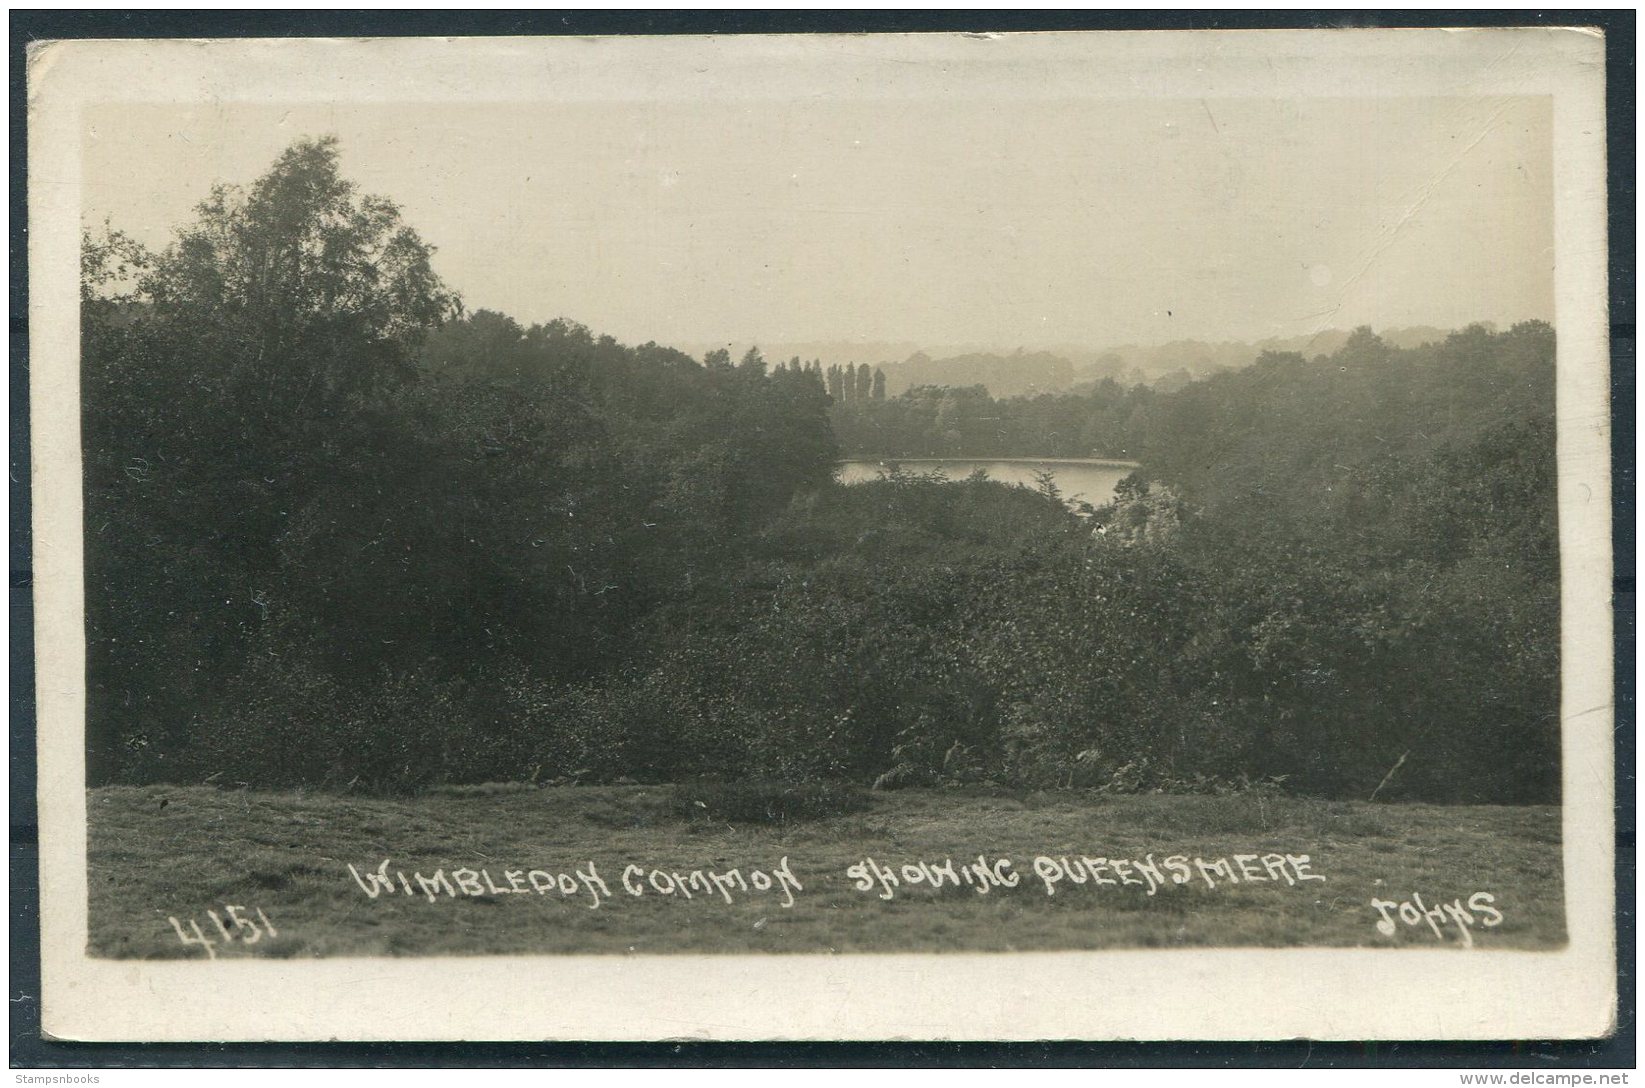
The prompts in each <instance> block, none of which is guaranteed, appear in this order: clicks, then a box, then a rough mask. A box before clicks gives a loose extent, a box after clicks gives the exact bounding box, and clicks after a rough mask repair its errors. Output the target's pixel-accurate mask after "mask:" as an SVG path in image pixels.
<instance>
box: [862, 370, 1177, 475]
mask: <svg viewBox="0 0 1645 1088" xmlns="http://www.w3.org/2000/svg"><path fill="white" fill-rule="evenodd" d="M875 373H876V375H878V373H879V372H878V371H876V372H875ZM876 380H877V381H878V385H877V388H878V389H881V390H883V388H884V382H883V379H879V378H877V379H876ZM1155 398H1156V393H1155V391H1154V390H1153V389H1150V388H1149V387H1148V386H1145V385H1135V386H1129V387H1125V386H1121V385H1120V384H1119V383H1117V382H1115V381H1113V380H1111V379H1104V380H1103V381H1100V382H1096V383H1093V384H1091V385H1089V386H1085V387H1082V388H1081V389H1080V390H1079V391H1077V392H1072V393H1039V394H1035V395H1032V396H1015V397H1000V398H995V397H991V396H989V394H988V389H987V387H986V386H982V385H970V386H934V385H921V386H916V387H915V388H913V389H910V390H908V391H907V392H906V393H902V394H900V395H898V396H895V397H883V396H875V397H871V398H866V399H865V398H861V397H859V398H857V399H855V400H842V399H840V398H839V397H835V398H834V404H833V407H832V408H831V409H830V410H829V420H830V422H831V423H832V424H833V427H834V433H835V434H837V435H838V436H839V439H840V447H841V449H843V450H844V451H845V452H846V454H847V455H848V456H858V457H885V458H897V457H1111V458H1118V459H1121V460H1130V459H1133V458H1134V457H1135V455H1136V452H1137V450H1138V447H1139V446H1140V444H1141V439H1142V434H1143V431H1142V428H1144V427H1145V425H1146V419H1147V414H1146V411H1145V409H1146V407H1147V406H1148V405H1150V404H1152V403H1153V401H1154V399H1155Z"/></svg>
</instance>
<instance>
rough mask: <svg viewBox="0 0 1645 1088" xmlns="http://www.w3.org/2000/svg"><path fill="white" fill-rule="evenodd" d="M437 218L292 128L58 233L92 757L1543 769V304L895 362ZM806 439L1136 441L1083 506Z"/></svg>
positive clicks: (328, 777)
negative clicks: (654, 321) (1404, 333)
mask: <svg viewBox="0 0 1645 1088" xmlns="http://www.w3.org/2000/svg"><path fill="white" fill-rule="evenodd" d="M430 253H431V250H430V247H429V246H427V245H426V244H425V243H423V242H422V240H421V239H420V238H419V237H418V236H417V235H416V234H415V232H413V231H412V230H411V229H410V228H409V227H407V226H406V225H405V224H403V223H402V222H401V221H400V219H399V215H398V212H397V210H396V209H395V208H394V206H393V205H392V204H390V203H388V202H386V201H384V200H380V199H376V198H371V197H366V196H363V195H362V194H360V193H358V192H357V191H355V189H354V188H353V187H352V186H351V185H350V184H349V183H347V182H346V181H345V180H343V179H342V178H341V176H340V175H339V173H338V164H337V149H336V147H335V146H334V145H333V144H332V143H330V142H327V141H317V142H305V143H301V144H298V145H296V146H294V147H293V148H292V149H291V150H290V151H288V152H287V153H286V154H285V155H284V156H282V158H281V159H280V160H279V161H278V162H277V163H276V164H275V166H274V168H273V169H272V170H271V171H270V173H269V174H268V175H267V176H265V177H264V178H263V179H261V180H260V181H258V182H257V183H255V184H254V185H252V186H251V187H249V188H248V189H246V190H243V191H242V190H235V189H226V188H225V189H219V190H218V191H216V192H215V193H214V194H213V196H212V197H211V198H210V199H209V200H208V201H207V202H206V203H205V204H204V205H202V207H201V209H200V213H199V217H198V219H197V221H196V222H195V223H193V224H191V225H190V226H188V227H186V228H185V229H183V230H182V231H181V232H180V233H179V234H178V236H177V239H176V241H175V243H174V244H173V245H172V246H170V247H169V248H168V249H166V250H165V251H164V252H161V253H148V252H145V251H143V250H142V249H141V248H140V247H137V246H135V245H134V244H132V243H131V242H130V241H129V239H126V238H124V237H123V236H121V235H119V234H118V233H110V234H107V235H105V236H103V237H102V238H100V239H91V240H88V243H87V246H86V250H85V258H86V259H85V265H84V269H83V272H84V282H85V291H84V298H83V306H82V324H83V352H84V359H83V405H84V442H85V466H86V522H85V524H86V544H87V550H86V563H87V581H86V590H87V592H86V607H87V624H88V678H89V703H88V734H87V740H88V758H89V761H90V762H89V768H90V774H91V777H92V780H93V781H94V782H103V781H116V780H117V781H211V782H218V783H222V784H233V783H246V784H250V785H256V786H295V785H305V786H322V787H331V788H347V787H353V788H366V789H382V790H387V789H407V788H415V787H418V786H422V785H426V784H429V783H434V782H440V781H482V780H488V779H526V778H529V779H533V780H537V781H610V780H614V779H619V778H624V777H627V778H635V779H641V780H654V781H666V780H678V779H682V778H687V777H692V776H701V775H736V776H750V777H768V778H776V779H782V780H794V779H820V778H830V779H845V780H851V781H858V782H863V783H872V782H878V783H880V784H881V785H884V786H894V785H899V784H914V783H939V782H993V783H1011V784H1016V785H1022V786H1082V787H1093V788H1105V789H1152V788H1159V789H1223V788H1236V787H1238V786H1240V785H1242V784H1249V783H1251V782H1259V781H1265V780H1272V779H1276V778H1282V779H1283V780H1284V781H1285V783H1286V785H1287V786H1288V787H1289V788H1294V789H1299V790H1303V791H1308V792H1313V793H1319V794H1325V795H1331V796H1343V797H1366V796H1370V795H1372V794H1373V793H1376V794H1377V795H1378V796H1380V797H1382V798H1386V799H1396V798H1430V799H1440V800H1475V801H1526V800H1549V799H1552V798H1554V797H1556V796H1557V790H1558V767H1559V764H1558V744H1559V728H1558V652H1557V651H1558V644H1559V640H1558V612H1559V609H1558V586H1559V581H1558V574H1559V572H1558V548H1557V531H1556V528H1557V526H1556V517H1555V509H1554V496H1555V477H1556V473H1555V470H1554V469H1555V461H1554V441H1553V435H1554V424H1553V392H1552V390H1553V384H1552V383H1553V348H1554V342H1553V333H1552V330H1551V329H1549V328H1548V327H1547V326H1545V325H1540V324H1527V325H1522V326H1518V327H1515V328H1514V329H1511V330H1509V331H1508V332H1505V333H1500V334H1493V333H1490V332H1487V331H1485V330H1483V329H1470V330H1465V331H1464V332H1461V333H1458V334H1455V335H1453V336H1451V337H1449V338H1448V339H1446V340H1444V341H1443V342H1441V343H1438V344H1434V345H1431V346H1426V347H1422V348H1415V349H1406V350H1397V349H1394V348H1392V347H1390V346H1389V345H1387V344H1385V343H1383V342H1382V341H1380V340H1378V339H1377V338H1376V337H1375V336H1374V335H1372V334H1371V333H1370V332H1369V331H1361V332H1358V333H1356V334H1355V335H1354V336H1352V337H1351V338H1350V339H1349V340H1348V341H1347V343H1346V344H1345V345H1344V346H1343V347H1342V348H1341V349H1340V350H1339V351H1337V352H1335V353H1333V354H1332V355H1330V356H1321V357H1317V358H1314V359H1304V358H1302V357H1301V356H1296V355H1278V354H1273V355H1268V356H1265V357H1263V358H1262V359H1261V360H1259V362H1258V363H1257V364H1255V365H1254V366H1252V367H1249V368H1246V369H1244V370H1240V371H1236V372H1229V373H1224V374H1219V375H1217V376H1215V377H1212V378H1210V379H1209V380H1205V381H1199V382H1193V383H1190V384H1189V385H1187V386H1186V387H1184V388H1183V389H1181V390H1179V391H1177V392H1173V393H1161V392H1159V391H1157V390H1148V389H1143V388H1130V389H1127V388H1122V387H1120V386H1118V385H1117V384H1114V383H1112V382H1109V383H1102V384H1099V385H1097V386H1093V387H1091V388H1089V389H1087V390H1083V391H1081V392H1080V393H1078V394H1074V395H1063V396H1038V397H1023V398H1005V399H1003V400H993V399H991V398H989V397H988V396H987V394H986V393H985V392H983V391H981V390H980V389H969V388H960V389H952V388H949V389H935V388H929V387H927V388H922V389H916V390H912V391H910V392H909V393H906V394H904V395H902V396H898V397H891V398H886V397H885V396H884V382H883V379H881V378H878V377H877V376H876V374H875V372H874V371H873V370H871V369H870V368H867V367H852V368H849V371H848V369H847V368H844V367H839V368H827V369H825V368H824V367H823V366H822V365H821V364H820V363H816V362H812V363H809V364H808V363H804V362H801V361H800V360H798V359H793V360H790V361H789V362H787V363H782V364H778V365H776V366H772V365H770V364H768V362H767V361H766V360H765V359H764V358H763V357H762V356H761V354H760V353H759V352H758V350H752V349H751V350H750V351H749V352H747V353H746V354H745V355H744V356H743V357H742V358H741V359H740V360H736V361H733V359H732V358H731V356H730V354H729V353H728V352H726V351H723V350H722V351H716V352H710V353H709V354H708V355H707V356H706V357H705V359H704V360H703V361H701V362H698V361H696V360H694V359H692V358H689V357H688V356H686V355H684V354H681V353H680V352H677V351H674V350H671V349H669V348H665V347H660V346H658V345H656V344H645V345H641V346H639V347H629V346H625V345H622V344H619V343H617V342H616V341H614V340H612V339H611V338H609V337H602V336H597V335H595V334H594V333H592V332H590V331H589V330H587V329H585V328H583V327H581V326H578V325H576V324H573V323H570V322H566V321H555V322H551V323H548V324H545V325H536V326H530V327H524V326H521V325H519V324H518V323H516V322H515V321H513V320H512V319H510V318H508V317H506V316H503V315H500V314H495V313H489V312H484V311H481V312H476V313H472V314H464V313H462V312H461V309H460V307H459V304H458V302H457V300H456V298H455V297H454V296H453V294H452V293H451V292H450V291H449V290H447V289H446V287H445V286H444V285H443V284H441V283H440V281H439V279H438V278H437V277H436V276H435V275H434V273H433V271H432V267H431V265H430ZM848 383H849V389H850V392H849V393H847V392H846V389H847V384H848ZM865 436H867V437H865ZM898 436H900V437H898ZM870 443H872V444H870ZM899 443H901V444H900V445H899ZM987 443H998V445H996V446H989V445H987ZM1063 443H1066V444H1063ZM842 445H843V446H844V447H845V448H848V449H862V450H864V451H865V452H874V453H879V454H888V455H892V456H898V455H900V456H916V455H922V454H924V455H931V454H951V453H964V454H967V455H972V456H977V455H985V454H996V455H1030V456H1032V455H1039V456H1048V455H1069V454H1081V455H1089V454H1091V453H1101V454H1105V455H1111V456H1132V457H1135V458H1136V459H1138V460H1140V461H1141V462H1142V463H1143V465H1144V468H1143V470H1142V471H1141V472H1139V473H1137V474H1135V475H1134V476H1132V477H1131V478H1130V479H1128V480H1127V481H1126V482H1125V483H1124V484H1123V485H1122V486H1121V488H1120V490H1119V493H1118V495H1117V496H1116V499H1115V501H1114V502H1113V503H1112V504H1110V505H1109V506H1107V507H1105V508H1103V509H1101V510H1100V511H1097V512H1096V514H1095V515H1081V514H1076V513H1074V512H1071V511H1070V510H1069V509H1068V508H1067V506H1066V505H1065V504H1063V503H1062V502H1061V501H1060V499H1059V496H1058V495H1056V493H1055V488H1054V487H1052V486H1051V485H1050V484H1049V483H1047V484H1046V485H1045V486H1043V487H1042V488H1040V489H1039V490H1035V489H1027V488H1020V487H1019V488H1013V487H1006V486H1003V485H1000V484H997V483H993V482H990V481H988V480H986V479H981V478H977V479H972V480H968V481H965V482H962V483H946V482H942V481H941V480H940V479H938V478H928V477H923V476H920V475H917V474H908V473H903V472H896V473H893V474H892V475H891V476H889V477H888V478H886V479H883V480H880V481H877V482H873V483H867V484H859V485H852V486H849V487H845V486H840V485H838V484H836V483H834V482H833V480H832V471H833V465H834V463H835V461H836V460H837V458H838V456H839V450H840V448H841V446H842ZM1395 768H1398V769H1397V770H1394V769H1395ZM1391 771H1392V772H1393V773H1392V774H1390V772H1391Z"/></svg>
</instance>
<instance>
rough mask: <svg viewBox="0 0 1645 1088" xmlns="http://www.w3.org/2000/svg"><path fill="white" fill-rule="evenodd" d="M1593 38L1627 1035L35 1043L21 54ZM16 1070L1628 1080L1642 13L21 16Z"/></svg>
mask: <svg viewBox="0 0 1645 1088" xmlns="http://www.w3.org/2000/svg"><path fill="white" fill-rule="evenodd" d="M1519 25H1545V26H1570V25H1590V26H1598V27H1600V28H1602V29H1603V30H1604V31H1605V33H1606V35H1607V46H1606V50H1607V76H1608V79H1607V99H1608V102H1607V105H1608V115H1607V138H1608V148H1609V165H1608V171H1609V179H1608V180H1609V191H1610V205H1609V220H1610V242H1609V244H1610V266H1611V267H1610V278H1611V300H1612V302H1611V338H1612V361H1613V365H1612V405H1613V430H1612V455H1613V507H1614V511H1615V527H1614V593H1615V620H1616V629H1615V638H1616V661H1615V668H1616V676H1617V696H1616V704H1617V705H1616V714H1617V717H1616V726H1617V728H1616V736H1617V751H1616V765H1617V768H1618V781H1617V841H1616V847H1617V894H1618V904H1617V908H1618V910H1617V918H1618V964H1619V979H1618V984H1619V995H1620V1009H1621V1012H1620V1021H1619V1024H1618V1031H1617V1034H1616V1035H1615V1036H1613V1037H1612V1038H1610V1039H1608V1040H1600V1041H1594V1042H1579V1043H1558V1042H1536V1041H1518V1042H1508V1041H1504V1042H1499V1043H1482V1044H1452V1043H1421V1042H1412V1043H1365V1044H1312V1043H1306V1042H1300V1041H1298V1042H1286V1043H1271V1044H1266V1043H1265V1044H1225V1043H1218V1044H1193V1043H1180V1044H1145V1043H1108V1044H1086V1043H1056V1044H1000V1043H962V1044H922V1043H899V1044H845V1043H841V1044H729V1043H728V1044H706V1043H705V1044H576V1043H564V1044H512V1045H478V1044H316V1045H277V1044H227V1045H224V1044H216V1045H212V1044H188V1045H184V1044H149V1045H125V1044H72V1043H57V1042H50V1041H46V1040H42V1039H41V1038H40V1035H39V1025H40V1008H39V993H40V985H39V982H40V978H39V975H40V962H39V914H38V875H39V874H38V852H37V827H36V814H35V804H34V797H35V788H36V778H35V766H34V751H35V748H34V741H35V737H34V721H35V717H34V691H33V619H34V617H33V604H32V576H31V556H32V551H31V539H30V532H29V525H30V501H29V498H30V497H29V490H28V489H29V480H30V473H29V431H28V416H27V412H28V335H27V333H28V329H27V255H26V254H27V234H26V223H27V189H26V180H27V159H26V140H27V128H26V123H27V118H26V112H27V104H26V96H25V68H24V51H25V49H26V48H27V45H28V43H29V42H31V41H38V40H47V39H54V38H138V37H275V36H321V35H323V36H350V35H373V36H416V35H441V36H466V35H509V34H534V35H567V34H575V35H592V34H706V33H718V34H743V33H841V32H882V33H884V32H916V31H998V32H1010V31H1050V30H1170V29H1218V28H1226V29H1258V28H1324V27H1345V28H1347V27H1423V26H1519ZM10 27H11V32H12V34H11V111H12V113H11V119H12V126H11V150H12V156H11V159H12V181H13V185H12V206H11V299H10V301H11V333H12V337H11V345H12V348H11V386H10V389H11V393H12V398H11V404H12V409H11V431H10V436H11V439H10V455H11V499H12V520H11V532H10V538H9V540H10V559H11V598H10V599H11V636H12V637H11V679H12V681H13V684H12V692H13V694H12V701H11V721H12V730H11V787H12V790H11V806H10V816H11V838H10V845H11V896H12V902H13V904H14V906H13V910H12V916H11V964H10V967H11V982H10V994H9V997H10V1001H9V1005H10V1009H11V1054H10V1056H11V1064H12V1065H13V1066H14V1067H24V1068H52V1067H58V1068H85V1067H92V1068H121V1067H125V1068H133V1067H138V1068H140V1067H156V1066H159V1067H199V1068H212V1067H217V1068H225V1067H283V1066H310V1067H397V1066H398V1067H429V1066H451V1067H491V1068H498V1067H515V1066H564V1067H577V1066H664V1065H667V1066H679V1065H691V1066H702V1067H730V1066H755V1067H783V1066H789V1067H796V1066H829V1067H859V1066H886V1065H905V1066H942V1067H958V1066H1001V1065H1006V1066H1042V1067H1045V1066H1096V1067H1129V1068H1156V1067H1160V1068H1163V1067H1201V1068H1241V1067H1286V1066H1289V1067H1297V1066H1311V1067H1333V1066H1335V1067H1402V1066H1404V1067H1433V1066H1457V1067H1463V1068H1468V1067H1508V1068H1512V1067H1520V1068H1526V1067H1535V1068H1537V1069H1539V1070H1546V1069H1549V1068H1557V1067H1566V1068H1569V1067H1581V1066H1586V1067H1601V1068H1620V1067H1632V1066H1634V1064H1635V1000H1636V991H1635V982H1634V977H1633V973H1632V966H1633V963H1634V958H1635V943H1634V917H1635V913H1634V912H1635V907H1636V904H1635V901H1634V894H1633V889H1634V875H1635V859H1634V820H1635V810H1634V793H1635V765H1634V758H1635V753H1634V740H1633V724H1634V682H1633V678H1634V519H1633V514H1634V505H1633V502H1634V499H1633V496H1634V473H1635V463H1634V426H1635V417H1634V395H1635V390H1634V338H1635V333H1634V326H1635V315H1634V297H1635V295H1634V292H1635V272H1634V269H1635V251H1634V247H1635V241H1634V233H1635V224H1634V192H1635V166H1634V163H1635V142H1634V141H1635V107H1634V83H1635V70H1634V64H1635V44H1634V33H1635V17H1634V13H1633V12H1631V11H1584V10H1565V11H1534V12H1529V11H1521V12H1502V11H1422V12H1400V11H1353V12H1328V13H1313V12H1300V11H1299V12H1261V11H1238V12H1218V11H1188V12H1147V13H1144V12H1129V13H1088V12H1067V11H1061V12H1035V11H1009V12H989V11H973V12H941V11H923V12H898V11H869V12H763V11H740V12H739V11H732V12H683V11H675V12H618V11H603V12H487V13H479V12H438V11H414V12H255V11H237V12H99V13H74V12H12V13H11V22H10Z"/></svg>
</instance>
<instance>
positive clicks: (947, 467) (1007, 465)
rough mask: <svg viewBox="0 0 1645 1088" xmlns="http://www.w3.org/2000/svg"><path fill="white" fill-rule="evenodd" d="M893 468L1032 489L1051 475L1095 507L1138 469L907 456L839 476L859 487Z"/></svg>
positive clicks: (847, 466)
mask: <svg viewBox="0 0 1645 1088" xmlns="http://www.w3.org/2000/svg"><path fill="white" fill-rule="evenodd" d="M892 465H900V466H902V468H903V469H904V470H905V471H908V472H933V471H935V472H940V473H942V474H943V475H944V476H946V477H947V478H948V479H950V480H963V479H965V478H966V477H967V476H969V475H971V474H972V473H973V472H975V471H977V470H978V469H981V470H982V471H983V472H986V473H987V474H988V478H989V479H990V480H998V481H999V482H1000V483H1002V484H1027V485H1028V486H1029V487H1033V486H1034V482H1035V481H1034V474H1035V473H1037V472H1042V471H1043V472H1049V473H1051V478H1052V479H1053V480H1055V481H1056V484H1057V487H1058V488H1059V489H1061V491H1062V497H1063V498H1064V499H1065V500H1067V501H1068V502H1071V503H1072V502H1076V501H1079V500H1084V501H1085V502H1088V503H1090V504H1091V505H1092V506H1101V505H1102V504H1103V503H1105V502H1107V501H1108V500H1109V499H1111V498H1113V497H1114V486H1115V485H1116V484H1118V483H1119V482H1120V481H1121V480H1123V479H1125V478H1126V477H1127V476H1129V475H1131V473H1132V472H1134V471H1136V469H1137V465H1136V464H1135V463H1134V462H1131V461H1097V460H1091V459H1087V458H1079V459H1058V458H1049V459H1045V460H1037V459H1033V458H1026V457H1023V458H1019V457H1008V458H995V459H987V458H976V459H972V458H965V457H903V458H898V459H896V460H891V459H886V460H866V459H857V460H850V461H842V462H840V467H839V469H838V470H837V475H838V478H839V481H840V483H842V484H857V483H862V482H863V481H865V480H877V479H879V478H880V476H881V475H882V474H884V473H886V472H888V471H889V470H890V469H891V466H892Z"/></svg>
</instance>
